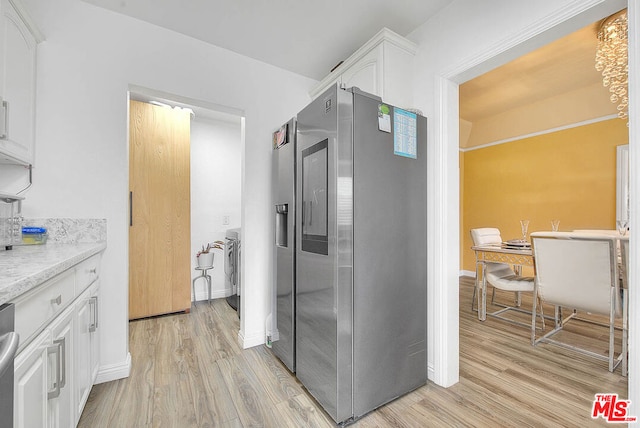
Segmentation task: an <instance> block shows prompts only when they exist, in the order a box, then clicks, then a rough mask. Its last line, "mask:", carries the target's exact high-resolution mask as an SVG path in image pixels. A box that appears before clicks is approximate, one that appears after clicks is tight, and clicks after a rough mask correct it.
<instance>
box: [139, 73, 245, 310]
mask: <svg viewBox="0 0 640 428" xmlns="http://www.w3.org/2000/svg"><path fill="white" fill-rule="evenodd" d="M129 98H130V99H131V100H136V101H141V102H144V103H151V104H154V105H155V106H157V107H158V108H161V109H166V110H180V111H186V112H189V116H190V120H189V126H190V136H189V141H188V145H189V155H188V156H189V168H188V171H189V178H188V179H189V184H190V188H189V195H188V196H189V197H188V198H187V200H188V201H189V203H188V217H189V223H190V224H189V228H188V230H186V233H183V234H182V236H183V238H182V239H181V241H182V243H186V245H187V249H186V250H185V253H186V255H187V256H186V258H185V260H184V261H183V262H182V264H181V266H180V268H181V269H185V268H186V270H187V271H188V276H187V278H186V279H185V280H183V281H182V282H181V287H182V288H184V289H186V292H187V295H188V297H187V299H188V301H189V306H190V305H191V304H200V302H201V301H204V303H205V304H206V303H207V300H208V299H209V296H211V299H216V298H223V297H226V296H229V295H231V294H233V292H234V290H233V289H232V288H231V287H230V286H229V285H228V282H229V281H227V278H226V276H227V275H226V274H225V269H224V264H225V263H224V261H225V251H224V250H219V249H214V250H212V252H213V254H214V262H213V265H214V268H213V269H212V270H209V271H208V272H207V274H208V275H210V276H211V282H210V284H211V285H210V287H209V283H208V281H206V280H205V279H203V278H201V279H197V280H196V281H195V282H193V280H194V279H196V278H198V277H200V275H201V271H198V270H196V269H195V268H196V266H197V262H196V254H197V252H198V251H200V250H202V248H203V246H204V247H205V248H206V247H207V245H208V244H212V243H214V242H216V241H223V242H224V241H225V239H224V237H225V232H226V230H227V229H229V228H240V226H241V208H242V207H241V201H242V190H241V183H242V173H241V165H242V153H243V150H242V149H243V145H244V117H243V113H242V112H241V111H239V110H236V109H232V108H227V107H225V106H221V105H217V104H214V103H210V102H206V101H202V100H195V99H190V98H185V97H182V96H178V95H173V94H168V93H164V92H160V91H156V90H152V89H148V88H143V87H138V86H130V92H129ZM130 126H131V124H130ZM132 267H133V262H130V267H129V269H130V270H131V269H132ZM131 290H132V287H131V284H130V293H131Z"/></svg>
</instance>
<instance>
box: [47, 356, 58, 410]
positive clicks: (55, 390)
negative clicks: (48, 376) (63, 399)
mask: <svg viewBox="0 0 640 428" xmlns="http://www.w3.org/2000/svg"><path fill="white" fill-rule="evenodd" d="M51 354H56V381H55V382H54V383H53V388H51V389H50V390H49V391H48V392H47V398H48V399H49V400H51V399H52V398H57V397H59V396H60V344H55V345H53V346H49V347H47V355H51Z"/></svg>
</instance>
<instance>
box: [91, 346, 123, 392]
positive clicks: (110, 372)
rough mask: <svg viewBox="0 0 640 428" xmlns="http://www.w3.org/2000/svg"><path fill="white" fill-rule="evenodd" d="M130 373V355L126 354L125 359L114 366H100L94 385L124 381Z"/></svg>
mask: <svg viewBox="0 0 640 428" xmlns="http://www.w3.org/2000/svg"><path fill="white" fill-rule="evenodd" d="M129 373H131V353H130V352H129V353H127V358H126V359H125V360H124V361H123V362H121V363H116V364H109V365H104V366H102V365H101V366H100V368H99V369H98V376H96V381H95V382H94V384H95V385H97V384H99V383H105V382H111V381H112V380H118V379H124V378H126V377H129Z"/></svg>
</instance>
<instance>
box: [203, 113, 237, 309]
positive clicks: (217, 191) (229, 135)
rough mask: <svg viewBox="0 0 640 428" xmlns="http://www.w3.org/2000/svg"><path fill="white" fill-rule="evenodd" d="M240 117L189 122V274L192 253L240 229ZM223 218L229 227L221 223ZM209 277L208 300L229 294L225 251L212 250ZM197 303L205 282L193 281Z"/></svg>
mask: <svg viewBox="0 0 640 428" xmlns="http://www.w3.org/2000/svg"><path fill="white" fill-rule="evenodd" d="M240 131H241V129H240V118H239V117H238V118H237V120H236V121H235V122H228V121H222V120H211V119H206V118H205V119H202V118H199V117H198V115H196V117H195V118H194V119H193V120H192V121H191V254H193V257H192V258H191V271H192V272H193V273H192V278H195V277H197V276H199V275H200V271H196V270H195V266H196V258H195V254H196V253H197V252H198V250H199V249H201V248H202V246H203V245H206V244H207V243H208V242H213V241H216V240H219V241H223V242H224V237H225V231H226V230H227V229H231V228H236V227H240V219H241V214H242V213H241V198H240V197H241V195H242V189H241V183H242V175H241V166H242V159H241V148H242V147H241V142H242V140H241V134H240ZM224 216H228V217H229V224H228V225H225V224H223V220H224ZM213 253H214V254H215V255H214V269H213V270H210V271H208V273H209V275H211V298H220V297H225V296H229V295H231V294H232V290H231V289H226V288H225V274H224V251H223V250H214V251H213ZM195 288H196V297H197V300H203V299H206V298H207V297H208V290H207V286H206V282H205V280H204V279H199V280H197V281H196V286H195Z"/></svg>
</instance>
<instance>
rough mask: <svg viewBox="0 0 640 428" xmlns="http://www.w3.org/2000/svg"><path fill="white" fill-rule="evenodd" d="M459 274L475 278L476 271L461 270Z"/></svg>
mask: <svg viewBox="0 0 640 428" xmlns="http://www.w3.org/2000/svg"><path fill="white" fill-rule="evenodd" d="M459 276H470V277H471V278H475V277H476V273H475V271H472V270H461V271H460V273H459Z"/></svg>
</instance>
